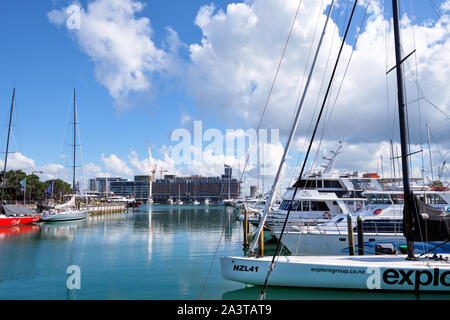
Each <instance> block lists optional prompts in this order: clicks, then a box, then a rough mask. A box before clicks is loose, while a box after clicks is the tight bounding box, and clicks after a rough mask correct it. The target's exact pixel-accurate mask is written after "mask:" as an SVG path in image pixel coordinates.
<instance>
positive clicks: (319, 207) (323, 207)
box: [311, 201, 330, 211]
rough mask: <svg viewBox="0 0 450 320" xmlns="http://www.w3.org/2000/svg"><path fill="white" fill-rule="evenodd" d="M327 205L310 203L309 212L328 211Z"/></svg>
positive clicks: (317, 202)
mask: <svg viewBox="0 0 450 320" xmlns="http://www.w3.org/2000/svg"><path fill="white" fill-rule="evenodd" d="M329 210H330V209H329V208H328V206H327V204H326V203H325V202H323V201H311V211H329Z"/></svg>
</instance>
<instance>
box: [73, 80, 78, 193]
mask: <svg viewBox="0 0 450 320" xmlns="http://www.w3.org/2000/svg"><path fill="white" fill-rule="evenodd" d="M76 128H77V111H76V100H75V89H73V184H72V189H73V194H75V161H76V151H77V135H76V133H77V131H76Z"/></svg>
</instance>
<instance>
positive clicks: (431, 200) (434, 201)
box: [426, 194, 447, 204]
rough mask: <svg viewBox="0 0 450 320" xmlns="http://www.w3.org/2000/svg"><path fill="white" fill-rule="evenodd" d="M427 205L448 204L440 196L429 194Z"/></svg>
mask: <svg viewBox="0 0 450 320" xmlns="http://www.w3.org/2000/svg"><path fill="white" fill-rule="evenodd" d="M426 203H428V204H446V203H447V202H445V201H444V199H442V198H441V197H440V196H439V195H438V194H427V195H426Z"/></svg>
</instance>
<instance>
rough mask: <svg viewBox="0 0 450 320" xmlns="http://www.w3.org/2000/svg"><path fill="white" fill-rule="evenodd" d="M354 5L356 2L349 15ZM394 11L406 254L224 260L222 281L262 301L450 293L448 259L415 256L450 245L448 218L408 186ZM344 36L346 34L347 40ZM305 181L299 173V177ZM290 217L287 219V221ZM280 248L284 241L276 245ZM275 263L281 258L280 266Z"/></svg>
mask: <svg viewBox="0 0 450 320" xmlns="http://www.w3.org/2000/svg"><path fill="white" fill-rule="evenodd" d="M356 3H357V1H355V6H354V7H353V11H352V15H351V16H353V12H354V9H355V7H356ZM392 8H393V20H394V24H393V25H394V39H395V58H396V73H397V95H398V96H397V99H398V110H399V122H400V140H401V150H402V156H401V159H402V175H403V177H402V178H403V193H404V200H405V201H404V202H405V204H404V208H403V234H404V236H405V238H406V244H407V254H406V255H403V254H402V255H366V256H364V255H360V256H276V254H277V252H278V250H276V251H275V254H274V256H273V257H259V258H258V257H221V271H222V275H223V277H224V278H225V279H229V280H233V281H238V282H243V283H246V284H255V285H263V286H264V287H263V289H262V291H261V294H260V298H261V299H262V298H264V296H265V292H264V290H265V288H266V286H267V285H272V286H295V287H315V288H337V289H357V290H400V291H413V292H424V291H437V292H449V291H450V261H449V258H450V255H449V254H442V255H439V256H438V255H428V254H423V255H420V256H416V255H415V253H414V242H418V241H424V239H427V241H440V242H444V243H445V242H447V241H449V240H450V214H449V213H448V212H444V211H442V210H439V209H436V208H432V207H429V206H427V205H426V204H425V203H424V202H423V201H422V200H421V199H420V198H419V197H418V196H416V195H414V193H413V192H412V190H411V188H410V185H409V184H410V181H409V167H408V148H407V134H406V123H407V121H406V113H405V103H404V91H403V88H404V87H403V78H402V77H403V75H402V62H403V60H402V58H401V51H400V48H401V45H400V27H399V14H398V0H392ZM330 10H331V8H330ZM350 19H351V18H350ZM349 24H350V23H349ZM347 30H348V27H347ZM346 34H347V31H346V33H345V36H344V40H345V37H346ZM311 142H312V141H311ZM301 176H302V175H301V174H300V178H301ZM288 216H289V214H288V215H287V217H286V221H287V218H288ZM280 237H282V234H281V235H280ZM279 243H280V241H279V242H278V245H279ZM277 249H278V246H277ZM275 259H277V262H276V264H275Z"/></svg>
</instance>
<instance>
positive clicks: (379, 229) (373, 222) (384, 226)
mask: <svg viewBox="0 0 450 320" xmlns="http://www.w3.org/2000/svg"><path fill="white" fill-rule="evenodd" d="M355 229H356V228H355ZM363 232H368V233H402V232H403V220H401V219H398V220H397V219H396V220H393V219H389V220H381V219H365V220H364V221H363Z"/></svg>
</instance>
